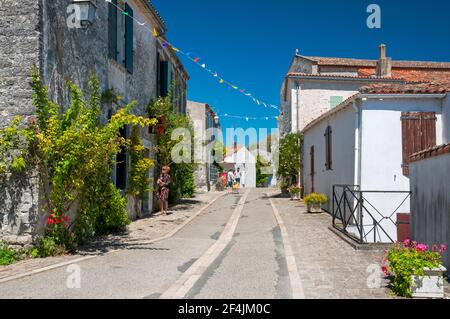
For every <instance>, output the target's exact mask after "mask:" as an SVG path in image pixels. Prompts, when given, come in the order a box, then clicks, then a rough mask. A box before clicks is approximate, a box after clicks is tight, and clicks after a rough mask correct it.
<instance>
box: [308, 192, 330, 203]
mask: <svg viewBox="0 0 450 319" xmlns="http://www.w3.org/2000/svg"><path fill="white" fill-rule="evenodd" d="M304 201H305V203H306V204H307V205H310V204H322V205H324V204H326V203H328V197H327V196H326V195H325V194H316V193H311V194H309V195H307V196H305V198H304Z"/></svg>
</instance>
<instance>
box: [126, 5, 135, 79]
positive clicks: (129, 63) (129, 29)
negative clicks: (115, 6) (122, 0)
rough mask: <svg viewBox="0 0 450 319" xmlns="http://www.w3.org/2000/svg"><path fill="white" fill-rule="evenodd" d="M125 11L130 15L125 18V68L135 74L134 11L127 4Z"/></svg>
mask: <svg viewBox="0 0 450 319" xmlns="http://www.w3.org/2000/svg"><path fill="white" fill-rule="evenodd" d="M125 11H126V12H127V13H128V15H126V16H125V68H126V69H127V70H128V72H130V73H133V53H134V46H133V43H134V40H133V37H134V32H133V27H134V21H133V9H132V8H131V7H130V6H129V5H128V4H127V3H126V4H125Z"/></svg>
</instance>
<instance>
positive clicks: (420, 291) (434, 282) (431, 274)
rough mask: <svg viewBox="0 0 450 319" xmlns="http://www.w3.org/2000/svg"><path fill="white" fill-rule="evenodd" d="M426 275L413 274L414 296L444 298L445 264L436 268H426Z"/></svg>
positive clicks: (412, 288) (412, 289)
mask: <svg viewBox="0 0 450 319" xmlns="http://www.w3.org/2000/svg"><path fill="white" fill-rule="evenodd" d="M424 270H425V276H411V279H412V283H413V284H412V285H411V291H412V297H413V298H444V273H445V272H446V271H447V269H445V268H444V267H443V266H441V267H439V268H435V269H430V268H424Z"/></svg>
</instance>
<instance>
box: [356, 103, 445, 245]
mask: <svg viewBox="0 0 450 319" xmlns="http://www.w3.org/2000/svg"><path fill="white" fill-rule="evenodd" d="M402 112H435V113H436V116H437V123H436V131H437V132H436V133H437V134H436V141H437V144H438V145H439V144H442V134H441V132H442V101H441V100H439V99H429V98H420V99H407V98H402V99H384V100H382V101H381V100H379V99H368V100H367V101H365V102H363V106H362V137H361V144H362V145H361V150H362V151H361V183H360V185H361V189H362V190H365V191H407V192H408V191H409V190H410V184H409V178H408V177H406V176H404V175H403V169H402V162H403V151H402V128H401V113H402ZM405 196H406V195H405V194H370V193H366V194H365V197H366V202H367V203H371V204H372V205H373V206H374V207H375V208H376V209H377V210H378V211H380V213H382V214H384V216H390V215H391V214H392V213H393V212H394V211H395V209H396V208H397V207H398V206H399V205H400V204H401V203H402V201H403V200H404V199H405ZM366 206H367V207H369V206H370V205H366ZM369 211H370V213H371V214H372V215H373V216H374V217H375V218H376V220H377V221H379V220H381V216H380V215H379V214H378V213H377V212H376V211H375V210H374V209H369ZM396 212H397V213H409V212H410V205H409V200H407V201H406V202H405V203H404V204H403V205H401V207H400V208H399V209H398V210H397V211H396ZM364 217H365V224H366V225H368V226H367V227H370V225H372V224H373V222H372V218H371V217H370V215H369V214H368V213H366V214H365V215H364ZM392 220H393V222H396V214H394V215H393V216H392ZM381 224H382V227H383V228H384V229H385V230H386V231H387V232H388V233H389V234H390V236H391V238H393V239H394V240H396V239H397V238H396V233H397V228H396V226H395V225H394V224H393V223H392V222H390V221H389V220H384V221H383V222H382V223H381ZM372 237H373V236H372ZM381 237H382V240H386V237H385V236H381Z"/></svg>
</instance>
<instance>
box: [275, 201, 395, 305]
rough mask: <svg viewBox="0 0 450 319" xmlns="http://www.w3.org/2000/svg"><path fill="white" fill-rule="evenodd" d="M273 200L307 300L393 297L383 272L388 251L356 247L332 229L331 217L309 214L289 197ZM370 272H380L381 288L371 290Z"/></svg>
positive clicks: (299, 203) (324, 214) (300, 203)
mask: <svg viewBox="0 0 450 319" xmlns="http://www.w3.org/2000/svg"><path fill="white" fill-rule="evenodd" d="M273 201H274V203H275V205H276V207H277V208H278V210H279V212H280V215H281V217H282V219H283V220H284V223H285V224H286V227H287V231H288V234H289V237H290V241H291V245H292V249H293V251H294V254H295V257H296V262H297V266H298V270H299V274H300V279H301V282H302V285H303V289H304V292H305V297H306V298H307V299H317V298H320V299H355V298H357V299H369V298H377V299H381V298H391V295H390V292H389V290H388V289H387V288H386V285H387V282H386V281H385V280H384V278H382V277H383V276H382V273H381V271H379V270H380V266H379V265H380V263H381V261H382V259H383V256H384V254H385V252H384V251H362V250H355V249H354V248H352V247H351V246H350V245H349V244H348V243H346V242H344V241H343V240H342V239H340V238H339V237H338V236H337V235H335V234H334V233H333V232H331V231H330V230H329V229H328V227H329V226H330V225H331V216H330V215H329V214H326V213H323V214H308V213H307V211H306V207H305V206H304V204H303V203H302V202H299V201H291V200H290V199H288V198H279V197H277V196H275V198H274V199H273ZM370 266H372V267H373V269H369V268H368V267H370ZM369 270H370V271H374V270H375V271H377V272H378V273H377V274H376V275H379V277H378V278H380V283H381V285H380V286H379V287H378V288H375V289H371V288H369V287H368V284H367V282H368V279H370V278H372V277H369V276H370V275H371V272H368V271H369ZM369 281H370V280H369Z"/></svg>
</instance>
